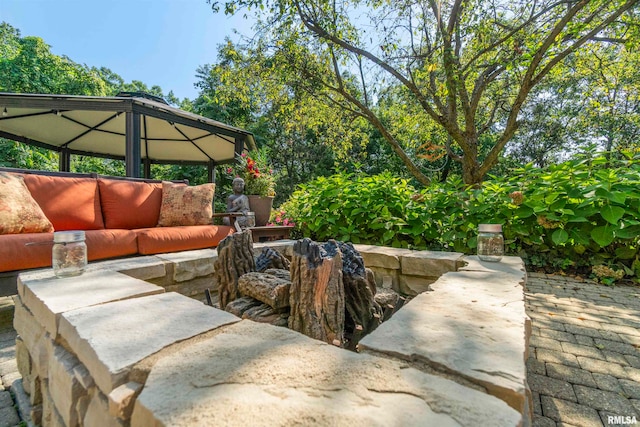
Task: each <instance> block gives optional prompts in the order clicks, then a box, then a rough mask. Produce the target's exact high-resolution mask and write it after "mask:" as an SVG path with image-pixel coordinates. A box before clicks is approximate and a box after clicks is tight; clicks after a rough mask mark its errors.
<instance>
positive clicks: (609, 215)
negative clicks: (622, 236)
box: [600, 205, 624, 225]
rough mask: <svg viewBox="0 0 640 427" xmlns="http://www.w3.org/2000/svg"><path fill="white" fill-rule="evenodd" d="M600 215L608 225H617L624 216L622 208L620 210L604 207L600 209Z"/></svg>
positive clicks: (609, 206)
mask: <svg viewBox="0 0 640 427" xmlns="http://www.w3.org/2000/svg"><path fill="white" fill-rule="evenodd" d="M600 215H601V216H602V218H604V219H605V220H606V221H607V222H608V223H610V224H613V225H617V224H618V221H620V218H622V216H623V215H624V208H621V207H620V206H611V205H606V206H603V207H602V210H601V211H600Z"/></svg>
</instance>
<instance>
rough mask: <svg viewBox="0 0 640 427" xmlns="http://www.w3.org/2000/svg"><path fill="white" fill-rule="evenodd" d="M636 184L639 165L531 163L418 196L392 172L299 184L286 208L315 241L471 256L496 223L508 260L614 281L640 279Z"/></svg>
mask: <svg viewBox="0 0 640 427" xmlns="http://www.w3.org/2000/svg"><path fill="white" fill-rule="evenodd" d="M638 184H640V165H639V163H638V162H637V161H636V160H633V159H628V160H624V161H616V162H615V163H614V164H610V163H609V161H608V160H606V159H605V158H604V157H599V158H596V159H579V160H574V161H569V162H566V163H562V164H559V165H554V166H551V167H549V168H547V169H544V170H540V169H537V168H534V167H533V166H531V165H528V166H525V167H523V168H521V169H517V170H513V171H512V173H511V174H510V176H509V177H490V179H488V180H487V181H485V182H484V183H483V185H482V187H481V188H470V187H467V186H465V185H464V184H463V183H462V182H461V181H460V180H459V179H457V178H452V179H450V180H449V181H447V182H446V183H444V184H439V183H434V184H433V185H432V186H430V187H429V188H425V189H423V190H421V191H417V190H416V189H415V188H414V187H412V186H411V185H410V184H409V183H408V181H406V180H403V179H400V178H396V177H393V176H391V175H390V174H382V175H376V176H363V175H353V174H339V175H334V176H331V177H328V178H319V179H317V180H315V181H312V182H309V183H307V184H303V185H301V186H300V187H299V189H298V190H297V191H295V192H294V194H293V195H292V196H291V198H290V199H289V200H288V201H287V202H286V203H285V204H284V205H283V206H282V208H283V209H284V210H286V212H287V213H288V215H289V216H291V217H292V218H294V219H295V221H296V224H297V227H299V230H300V232H301V233H302V234H303V235H305V236H308V237H312V238H314V239H318V240H326V239H329V238H335V239H339V240H348V241H351V242H354V243H369V244H376V245H386V246H394V247H406V248H415V249H424V248H427V249H439V250H454V251H458V252H463V253H467V254H469V253H474V252H475V248H476V235H477V227H478V224H482V223H500V224H503V232H504V236H505V246H506V252H507V254H510V255H518V256H521V257H523V258H524V259H525V262H526V263H527V265H528V266H529V268H541V269H546V270H548V271H558V270H571V271H573V272H578V273H582V274H590V275H592V277H594V278H596V279H598V280H600V281H602V282H603V283H611V282H613V281H614V280H616V279H619V278H620V276H621V275H622V272H623V273H624V274H625V275H626V276H633V277H637V276H639V275H640V260H639V256H638V244H639V236H640V190H639V185H638ZM592 267H595V268H593V270H592ZM604 267H606V268H604Z"/></svg>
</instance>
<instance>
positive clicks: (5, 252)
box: [0, 233, 53, 271]
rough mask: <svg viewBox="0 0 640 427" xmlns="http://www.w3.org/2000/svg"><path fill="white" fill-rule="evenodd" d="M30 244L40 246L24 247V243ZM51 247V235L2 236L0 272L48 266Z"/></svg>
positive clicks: (0, 240) (0, 238) (0, 239)
mask: <svg viewBox="0 0 640 427" xmlns="http://www.w3.org/2000/svg"><path fill="white" fill-rule="evenodd" d="M32 242H33V243H40V244H37V245H29V246H25V244H26V243H32ZM47 242H50V244H47ZM52 246H53V233H25V234H5V235H2V236H0V271H13V270H24V269H27V268H38V267H46V266H50V265H51V248H52Z"/></svg>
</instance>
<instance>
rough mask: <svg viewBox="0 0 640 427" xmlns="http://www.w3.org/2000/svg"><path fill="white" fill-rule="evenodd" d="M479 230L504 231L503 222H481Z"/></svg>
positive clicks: (484, 231)
mask: <svg viewBox="0 0 640 427" xmlns="http://www.w3.org/2000/svg"><path fill="white" fill-rule="evenodd" d="M478 231H479V232H481V233H502V224H480V225H478Z"/></svg>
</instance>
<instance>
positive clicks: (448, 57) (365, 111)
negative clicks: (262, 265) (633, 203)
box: [0, 0, 640, 203]
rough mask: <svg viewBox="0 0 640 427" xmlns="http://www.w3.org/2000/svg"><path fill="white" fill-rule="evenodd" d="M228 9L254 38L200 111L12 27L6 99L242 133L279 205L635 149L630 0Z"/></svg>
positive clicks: (208, 80)
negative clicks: (345, 177) (368, 181)
mask: <svg viewBox="0 0 640 427" xmlns="http://www.w3.org/2000/svg"><path fill="white" fill-rule="evenodd" d="M212 5H213V6H214V7H219V6H222V4H218V3H212ZM224 7H225V10H226V11H227V12H229V13H233V12H236V11H239V10H242V9H243V8H249V9H250V11H255V13H256V16H257V17H258V19H257V24H256V27H255V31H256V35H255V37H251V38H248V39H243V40H241V41H240V42H235V43H234V42H232V41H231V40H227V41H226V43H225V44H223V45H220V46H219V49H218V57H217V58H215V61H212V63H211V64H203V65H202V66H201V67H199V68H198V69H197V70H195V73H196V79H197V80H196V86H197V88H198V90H199V95H198V96H197V98H196V99H193V100H189V99H183V100H180V99H177V98H176V97H175V96H174V95H173V93H172V92H169V93H167V94H165V93H164V92H163V90H162V88H160V87H158V86H153V87H147V86H146V85H145V84H144V83H143V82H140V81H133V82H130V83H127V82H125V81H124V80H123V79H122V77H120V76H119V75H118V74H117V73H116V72H114V71H111V70H109V69H107V68H104V67H102V68H96V67H88V66H86V65H82V64H77V63H75V62H73V60H72V59H70V58H67V57H64V56H62V57H60V56H57V55H54V54H52V53H51V51H50V48H49V46H48V45H47V44H46V42H45V41H44V40H42V39H40V38H38V37H22V36H21V34H20V32H19V30H18V29H16V28H13V27H12V26H11V25H10V24H8V23H2V24H0V41H1V43H0V91H4V92H31V93H66V94H75V95H115V94H116V93H118V92H119V91H123V90H126V91H145V92H149V93H152V94H154V95H158V96H162V97H164V98H165V99H166V100H167V101H168V102H169V103H171V104H173V105H176V106H178V107H180V108H183V109H185V110H189V111H193V112H195V113H198V114H201V115H204V116H207V117H210V118H212V119H215V120H219V121H222V122H225V123H229V124H231V125H234V126H239V127H243V128H246V129H248V130H250V131H251V132H253V133H254V134H255V136H256V140H257V142H258V145H259V146H261V147H266V149H267V150H268V152H269V155H270V158H271V159H272V162H273V167H274V170H275V171H276V173H277V174H278V176H277V183H278V186H277V194H278V199H277V201H276V203H279V202H282V201H284V200H286V198H287V197H288V196H289V194H291V192H292V191H293V190H294V188H295V186H296V185H297V184H298V183H301V182H307V181H309V180H311V179H313V178H315V177H318V176H328V175H331V174H333V173H335V172H337V171H340V172H347V173H349V172H366V173H370V174H375V173H379V172H382V171H389V172H391V173H392V174H394V175H395V176H399V177H404V178H408V179H410V180H411V182H412V183H413V184H414V185H419V186H423V185H424V184H425V183H427V182H429V181H431V180H436V181H442V180H444V179H446V177H447V176H450V175H458V176H461V177H463V178H464V180H465V182H467V183H477V182H480V181H481V180H482V179H483V178H484V177H485V176H486V175H487V174H505V173H508V171H509V170H510V168H513V167H515V166H519V165H523V164H526V163H529V162H533V163H534V164H535V165H536V166H546V165H549V164H553V163H556V162H559V161H562V160H565V159H566V158H568V157H570V156H571V155H572V153H576V152H580V151H588V150H596V149H606V150H608V151H610V152H612V153H616V152H617V151H620V150H622V149H625V150H631V151H632V152H633V151H636V150H637V146H638V143H637V136H638V132H639V131H640V85H639V84H638V83H640V82H639V79H640V68H639V67H638V65H639V64H638V62H639V61H640V59H639V56H638V55H639V52H638V47H639V46H638V42H639V39H640V37H638V28H639V26H638V25H637V24H638V19H637V18H638V17H637V12H638V10H637V5H636V1H633V0H629V1H613V2H611V1H607V2H605V1H599V0H598V1H578V2H571V3H555V2H547V1H543V2H536V3H534V4H530V3H529V2H524V1H523V2H504V3H503V2H471V3H470V2H461V1H454V2H436V1H432V0H430V1H426V2H423V3H420V2H409V3H398V4H393V5H389V4H386V3H379V2H369V1H365V2H348V3H347V2H325V1H319V0H318V1H316V0H313V1H311V0H310V1H306V2H301V1H291V2H290V1H287V0H269V1H258V0H247V1H233V2H228V3H226V4H224ZM354 17H356V18H355V19H354ZM525 86H526V87H525ZM0 162H2V164H4V165H8V166H18V167H30V168H39V169H55V168H56V167H57V158H56V155H55V154H53V153H50V152H46V151H44V150H39V149H35V148H30V147H26V146H23V145H21V144H16V143H13V142H10V141H0ZM73 167H74V169H75V170H78V171H88V170H92V171H98V172H101V173H106V174H115V175H117V174H123V173H124V168H123V166H122V165H121V164H120V163H119V162H113V161H107V160H103V159H94V158H86V157H85V158H76V159H74V162H73ZM154 175H155V176H157V177H159V178H163V177H168V178H180V177H186V178H189V179H190V180H191V182H193V183H199V182H202V181H204V179H205V176H206V175H205V172H204V169H198V168H188V167H177V166H162V167H160V166H158V167H157V168H156V169H154ZM218 175H219V176H220V177H221V179H223V180H224V176H223V175H224V174H218ZM220 184H222V185H221V187H224V185H225V183H224V182H221V183H220Z"/></svg>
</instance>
